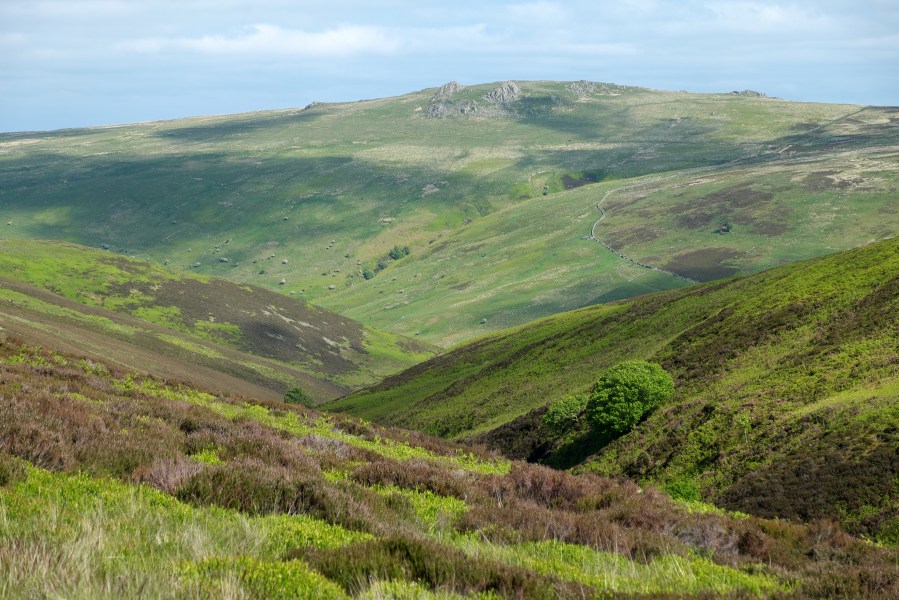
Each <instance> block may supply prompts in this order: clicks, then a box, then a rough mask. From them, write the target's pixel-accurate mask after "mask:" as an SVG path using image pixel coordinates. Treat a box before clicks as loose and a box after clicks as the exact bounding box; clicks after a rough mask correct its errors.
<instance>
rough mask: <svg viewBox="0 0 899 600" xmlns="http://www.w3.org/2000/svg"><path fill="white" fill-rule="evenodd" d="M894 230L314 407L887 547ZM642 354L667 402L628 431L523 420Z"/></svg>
mask: <svg viewBox="0 0 899 600" xmlns="http://www.w3.org/2000/svg"><path fill="white" fill-rule="evenodd" d="M897 274H899V238H893V239H891V240H888V241H885V242H880V243H876V244H871V245H868V246H865V247H862V248H858V249H856V250H852V251H849V252H845V253H841V254H835V255H832V256H828V257H825V258H822V259H816V260H812V261H807V262H803V263H799V264H795V265H788V266H784V267H779V268H776V269H772V270H770V271H766V272H764V273H761V274H757V275H753V276H749V277H745V278H736V279H730V280H725V281H723V282H718V283H713V284H706V285H700V286H695V287H691V288H688V289H683V290H677V291H669V292H664V293H660V294H654V295H650V296H646V297H642V298H638V299H634V300H632V301H627V302H620V303H617V304H607V305H600V306H595V307H591V308H586V309H582V310H578V311H574V312H570V313H566V314H562V315H558V316H555V317H551V318H547V319H544V320H542V321H537V322H535V323H532V324H529V325H526V326H523V327H519V328H517V329H512V330H509V331H505V332H502V333H500V334H494V335H490V336H485V337H483V338H480V339H478V340H476V341H474V342H471V343H468V344H465V345H463V346H460V347H458V348H456V349H454V350H452V351H450V352H447V353H446V354H443V355H440V356H437V357H435V358H433V359H431V360H429V361H426V362H424V363H422V364H419V365H416V366H414V367H412V368H410V369H408V370H407V371H405V372H403V373H400V374H398V375H395V376H392V377H389V378H387V379H386V380H385V381H383V382H382V383H380V384H378V385H376V386H374V387H372V388H369V389H366V390H362V391H360V392H357V393H355V394H352V395H350V396H348V397H346V398H342V399H339V400H337V401H335V402H334V403H331V404H329V405H328V406H329V408H331V409H333V410H339V411H346V412H349V413H352V414H355V415H358V416H362V417H364V418H367V419H373V420H376V421H378V422H382V423H402V424H403V426H405V427H412V428H416V429H420V430H422V431H426V432H428V433H433V434H438V435H442V436H447V437H454V438H462V437H473V436H474V437H478V439H480V440H481V441H484V442H486V443H488V444H490V445H491V446H494V447H497V448H501V449H503V450H504V451H505V452H507V453H508V454H509V455H512V456H519V457H522V458H531V459H532V460H537V459H539V460H543V461H545V462H548V463H550V464H554V465H557V466H573V465H575V464H578V463H581V462H582V461H584V460H585V459H587V458H588V456H589V457H590V458H589V460H588V461H587V463H586V464H584V465H582V466H581V467H580V468H581V470H593V471H597V472H600V473H604V474H608V475H617V474H625V475H628V476H630V477H633V478H635V479H637V480H641V481H650V482H655V483H657V484H663V485H671V486H674V487H676V488H679V489H689V490H691V495H693V496H696V497H702V498H703V499H706V500H710V501H714V502H719V503H722V504H723V505H725V506H728V507H731V508H735V509H739V510H744V511H747V512H753V513H756V514H762V515H765V516H783V517H791V518H800V519H812V518H819V517H828V518H838V519H841V520H842V521H843V523H844V524H846V525H847V526H849V527H850V528H852V529H853V530H854V531H857V532H860V533H865V534H868V535H871V536H874V537H878V538H879V539H882V540H884V541H890V542H892V543H896V542H899V491H897V487H896V482H897V481H899V479H897V477H899V470H897V464H899V463H897V461H896V452H897V448H899V428H897V424H899V421H897V419H899V413H897V406H899V402H897V399H899V276H897ZM632 358H642V359H647V360H653V361H656V362H659V363H661V364H662V365H663V366H664V367H665V368H666V369H667V370H668V371H669V372H670V373H671V374H672V375H673V376H674V377H675V381H676V386H677V392H676V395H675V397H674V398H673V399H672V400H671V401H670V402H669V403H668V404H667V405H666V406H665V407H663V408H662V409H661V410H659V411H657V412H656V413H655V414H654V415H652V416H651V417H650V418H649V419H648V420H646V421H645V422H643V423H641V424H640V425H639V426H638V427H637V428H635V429H634V430H633V431H632V432H631V433H629V434H627V435H625V436H623V437H621V438H619V439H616V440H611V439H599V438H597V437H596V436H591V435H590V434H589V432H587V431H584V430H583V429H581V428H580V427H579V426H577V425H575V424H572V429H571V430H570V431H569V433H568V435H566V436H565V437H563V438H562V439H558V438H557V437H554V436H552V435H551V434H550V433H549V432H547V431H545V430H543V428H542V427H541V425H540V422H541V420H540V415H541V412H542V409H543V407H544V406H545V405H546V404H547V403H548V402H550V401H552V400H556V399H561V398H564V397H566V396H568V395H571V394H574V393H579V392H584V391H587V390H588V389H590V386H591V385H592V384H593V383H594V382H595V381H596V379H597V378H598V376H599V375H600V374H601V373H602V372H603V370H604V369H606V368H608V367H610V366H612V365H614V364H616V363H618V362H619V361H622V360H625V359H632ZM590 455H593V456H590Z"/></svg>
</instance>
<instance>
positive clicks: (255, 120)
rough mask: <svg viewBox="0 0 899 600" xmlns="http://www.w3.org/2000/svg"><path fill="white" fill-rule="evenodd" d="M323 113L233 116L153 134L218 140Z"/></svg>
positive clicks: (312, 111)
mask: <svg viewBox="0 0 899 600" xmlns="http://www.w3.org/2000/svg"><path fill="white" fill-rule="evenodd" d="M324 114H325V113H324V112H323V111H316V110H296V111H294V110H291V111H288V112H282V111H279V112H278V113H277V114H263V115H257V116H253V117H240V116H235V117H232V118H229V119H227V120H222V121H220V122H215V123H210V124H208V125H198V126H191V127H178V128H167V129H160V130H159V131H156V132H154V133H153V135H154V136H156V137H160V138H167V139H172V138H175V139H179V140H182V141H192V142H210V141H220V140H223V139H227V138H234V137H240V136H243V135H246V134H251V133H254V132H258V131H261V130H266V129H280V128H283V127H287V126H289V125H294V124H297V123H306V122H309V121H314V120H316V119H318V118H320V117H321V116H323V115H324Z"/></svg>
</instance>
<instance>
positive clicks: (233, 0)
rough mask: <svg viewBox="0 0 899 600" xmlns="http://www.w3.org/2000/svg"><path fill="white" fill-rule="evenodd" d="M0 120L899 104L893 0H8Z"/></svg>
mask: <svg viewBox="0 0 899 600" xmlns="http://www.w3.org/2000/svg"><path fill="white" fill-rule="evenodd" d="M0 23H2V25H0V51H2V52H3V55H4V59H3V60H2V62H0V73H2V79H0V80H2V82H3V83H2V84H0V131H4V132H14V131H31V130H51V129H59V128H69V127H85V126H101V125H117V124H125V123H132V122H138V121H156V120H165V119H174V118H180V117H187V116H197V115H213V114H231V113H239V112H249V111H258V110H270V109H279V108H291V107H300V106H304V105H306V104H308V103H309V102H312V101H323V102H339V101H355V100H362V99H370V98H381V97H386V96H397V95H401V94H405V93H408V92H413V91H416V90H419V89H423V88H428V87H434V86H438V85H441V84H442V83H445V82H447V81H450V80H457V81H460V82H461V83H463V84H466V85H471V84H477V83H489V82H492V81H502V80H507V79H512V80H562V81H567V80H579V79H588V80H593V81H604V82H610V83H618V84H624V85H635V86H642V87H650V88H655V89H665V90H680V89H684V90H687V91H691V92H728V91H731V90H742V89H754V90H758V91H761V92H764V93H767V94H768V95H771V96H777V97H781V98H785V99H788V100H796V101H812V102H833V103H851V104H874V105H895V104H899V77H897V74H899V69H897V66H899V33H896V32H899V6H897V5H895V3H894V2H890V1H887V0H868V1H866V2H846V1H841V0H824V1H821V2H784V1H721V0H716V1H705V2H703V1H699V0H690V1H687V2H666V1H661V0H628V1H619V2H615V3H606V2H586V1H574V2H517V3H516V2H503V3H484V2H473V1H470V0H464V1H460V2H457V3H455V4H454V5H453V6H452V7H451V8H447V7H445V5H443V4H442V3H438V2H419V3H416V4H414V5H412V6H408V5H407V4H406V3H403V2H395V1H391V2H382V3H378V5H377V6H373V5H372V4H371V3H364V2H359V1H356V0H336V1H335V2H331V3H328V4H327V5H326V6H321V5H317V4H308V3H299V4H298V3H296V2H289V1H287V0H257V1H254V2H246V1H243V0H216V1H215V2H213V1H211V0H193V1H188V2H183V1H181V2H176V1H175V0H161V1H159V2H153V3H146V2H140V1H137V0H71V1H68V2H67V1H61V0H40V1H37V2H34V1H27V0H7V1H6V2H4V3H3V4H2V5H0Z"/></svg>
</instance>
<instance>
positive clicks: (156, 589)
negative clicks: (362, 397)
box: [0, 338, 899, 599]
mask: <svg viewBox="0 0 899 600" xmlns="http://www.w3.org/2000/svg"><path fill="white" fill-rule="evenodd" d="M0 557H2V560H0V595H2V596H3V597H10V598H17V597H22V598H26V597H67V598H70V597H85V598H87V597H89V598H97V597H115V598H138V597H139V598H147V597H154V598H155V597H177V598H209V597H228V598H310V599H311V598H315V599H319V598H348V597H355V598H372V599H373V598H463V597H472V598H475V597H476V598H547V599H549V598H593V597H596V598H600V597H602V598H605V597H609V596H610V595H615V596H618V597H620V596H637V597H643V598H645V597H671V595H672V594H676V595H677V596H678V597H682V598H691V597H696V598H707V597H709V596H714V597H734V598H746V597H760V596H766V597H770V596H783V597H870V598H882V597H889V596H895V595H896V594H899V577H897V573H896V569H895V561H896V560H897V556H896V551H895V550H890V549H885V548H879V547H876V546H873V545H870V544H866V543H863V542H861V541H860V540H857V539H854V538H852V537H850V536H848V535H846V534H845V533H843V532H841V531H840V530H839V528H838V527H836V526H834V525H831V524H826V523H821V524H816V525H813V526H802V525H794V524H790V523H787V522H784V521H769V520H763V519H757V518H753V517H747V516H745V515H732V514H728V513H725V512H723V511H720V510H717V509H714V507H711V506H707V505H706V506H703V505H700V504H697V503H693V504H685V503H678V502H673V501H672V500H671V499H669V498H668V497H667V496H665V495H664V494H663V493H660V492H659V491H657V490H655V489H653V488H646V489H640V488H638V487H637V486H636V485H634V484H633V483H629V482H626V481H613V480H610V479H606V478H603V477H600V476H597V475H582V476H575V475H571V474H569V473H563V472H557V471H552V470H550V469H548V468H545V467H540V466H535V465H528V464H525V463H518V462H514V461H512V462H510V461H506V460H501V459H497V458H494V457H490V456H488V455H485V454H482V453H479V452H478V451H476V450H473V449H469V448H465V447H461V446H455V445H453V444H450V443H448V442H444V441H441V440H437V439H433V438H428V437H426V436H422V435H420V434H412V433H408V432H402V431H398V430H386V429H382V428H380V427H377V426H374V425H370V424H367V423H364V422H360V421H356V420H353V419H350V418H345V417H336V416H330V417H326V416H322V415H318V414H316V413H313V412H309V411H307V410H305V409H302V408H297V407H295V406H289V405H284V404H280V403H256V402H247V401H246V400H243V399H235V398H231V397H229V396H227V395H211V394H208V393H205V392H203V391H200V390H197V389H195V388H192V387H189V386H185V385H179V384H175V383H172V382H168V383H167V382H164V381H162V380H159V379H155V378H153V377H149V376H142V375H138V374H136V373H131V372H126V371H122V370H118V369H116V368H113V367H109V366H107V365H104V364H103V363H101V362H97V361H93V360H86V359H84V358H79V357H78V356H77V355H68V354H60V353H57V352H49V351H46V350H43V349H41V348H38V347H35V346H30V345H25V344H23V343H22V342H21V341H18V340H14V339H11V338H7V339H6V340H3V341H2V342H0Z"/></svg>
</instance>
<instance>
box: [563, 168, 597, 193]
mask: <svg viewBox="0 0 899 600" xmlns="http://www.w3.org/2000/svg"><path fill="white" fill-rule="evenodd" d="M602 179H603V174H602V173H599V172H592V173H590V172H588V173H584V174H583V175H581V176H579V177H578V176H575V175H572V174H569V173H566V174H565V175H562V187H564V188H565V189H566V190H573V189H575V188H579V187H581V186H585V185H588V184H591V183H597V182H599V181H602Z"/></svg>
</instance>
